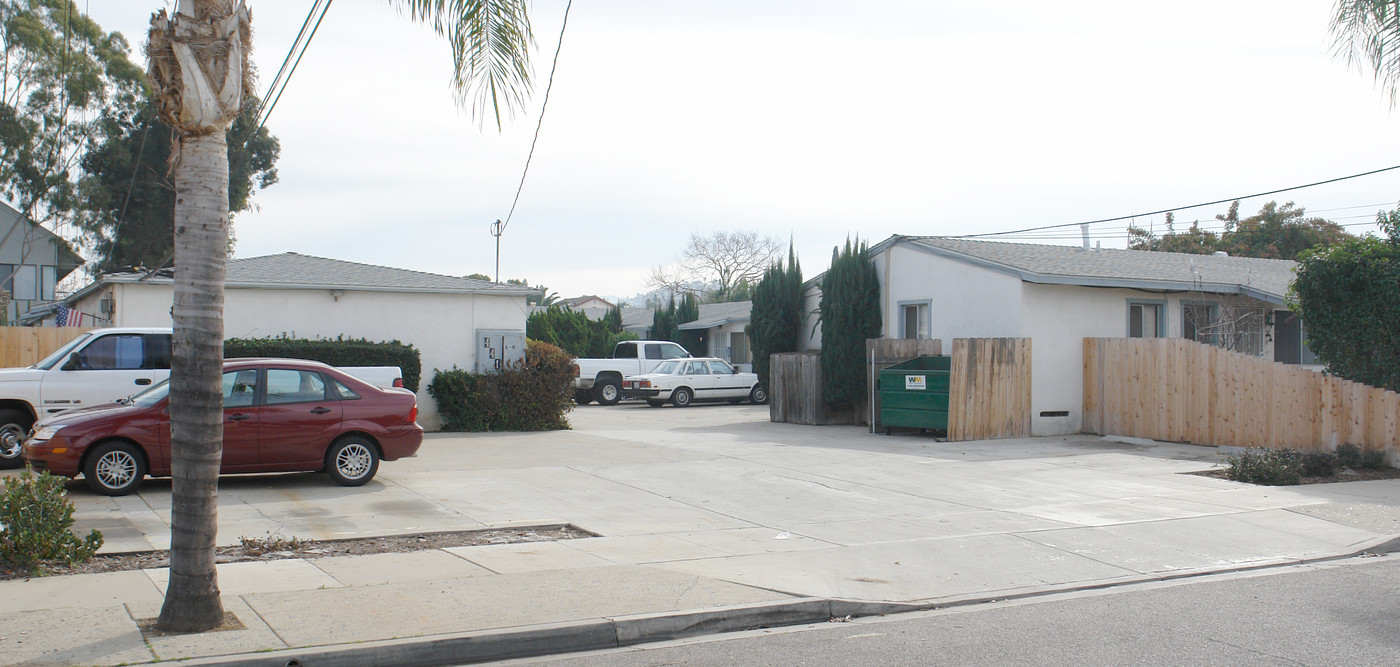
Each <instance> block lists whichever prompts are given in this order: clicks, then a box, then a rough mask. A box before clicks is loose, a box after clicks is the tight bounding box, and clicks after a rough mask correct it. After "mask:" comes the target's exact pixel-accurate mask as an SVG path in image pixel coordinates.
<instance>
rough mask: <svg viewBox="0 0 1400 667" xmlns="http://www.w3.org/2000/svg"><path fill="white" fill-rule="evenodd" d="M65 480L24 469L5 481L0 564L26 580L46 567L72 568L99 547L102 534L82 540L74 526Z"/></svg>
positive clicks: (0, 506)
mask: <svg viewBox="0 0 1400 667" xmlns="http://www.w3.org/2000/svg"><path fill="white" fill-rule="evenodd" d="M63 482H64V478H62V477H56V476H54V475H50V474H49V473H47V472H41V473H39V475H38V476H37V477H36V476H35V475H34V473H33V471H31V470H29V469H28V468H26V469H25V470H24V472H22V473H20V475H19V476H18V477H8V478H6V479H5V488H4V491H3V492H0V560H3V561H5V562H8V563H9V564H10V565H12V566H14V568H15V569H16V570H19V571H22V572H24V573H25V574H30V573H33V572H35V571H36V570H40V569H41V567H42V565H43V564H44V563H62V564H64V565H76V564H78V563H81V562H83V561H86V560H87V559H89V558H92V555H93V554H95V553H97V550H98V549H100V548H101V547H102V533H100V532H98V531H96V530H94V531H92V532H89V533H88V535H87V537H83V538H80V537H78V536H77V535H76V534H74V533H73V531H71V530H69V528H70V527H72V525H73V503H72V502H70V501H69V500H68V494H67V493H66V492H65V491H64V489H63Z"/></svg>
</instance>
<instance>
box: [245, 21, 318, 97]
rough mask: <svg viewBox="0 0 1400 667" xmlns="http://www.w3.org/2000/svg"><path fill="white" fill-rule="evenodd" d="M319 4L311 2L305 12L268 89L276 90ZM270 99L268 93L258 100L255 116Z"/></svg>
mask: <svg viewBox="0 0 1400 667" xmlns="http://www.w3.org/2000/svg"><path fill="white" fill-rule="evenodd" d="M320 6H321V0H316V1H315V2H314V3H312V4H311V11H309V12H307V13H306V20H304V21H302V22H301V30H299V31H297V37H296V39H294V40H292V46H291V48H289V49H287V56H286V57H285V58H283V59H282V66H281V67H279V68H277V76H274V77H272V83H269V84H268V85H267V89H268V90H269V91H271V90H276V89H277V85H278V84H279V83H280V82H281V81H282V75H283V74H285V73H286V71H287V65H288V63H290V62H292V56H294V55H296V51H297V46H298V45H300V44H301V40H302V37H304V36H305V35H306V29H307V28H308V27H309V26H310V25H311V17H313V16H315V15H316V8H318V7H320ZM321 15H322V16H325V13H324V12H323V13H322V14H321ZM271 99H272V96H271V95H268V96H265V97H263V99H262V100H261V101H259V102H258V113H257V115H256V116H255V117H256V118H262V115H263V110H264V109H266V108H267V104H268V101H269V100H271Z"/></svg>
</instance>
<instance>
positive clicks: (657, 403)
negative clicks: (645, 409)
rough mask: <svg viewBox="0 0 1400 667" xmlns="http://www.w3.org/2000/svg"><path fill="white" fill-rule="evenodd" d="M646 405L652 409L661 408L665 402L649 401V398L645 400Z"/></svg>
mask: <svg viewBox="0 0 1400 667" xmlns="http://www.w3.org/2000/svg"><path fill="white" fill-rule="evenodd" d="M647 405H650V406H651V407H653V408H659V407H661V406H663V405H666V401H658V400H655V399H650V398H649V399H647Z"/></svg>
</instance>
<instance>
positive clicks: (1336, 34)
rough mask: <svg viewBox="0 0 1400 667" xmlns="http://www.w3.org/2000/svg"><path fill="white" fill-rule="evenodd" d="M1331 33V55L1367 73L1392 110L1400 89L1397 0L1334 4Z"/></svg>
mask: <svg viewBox="0 0 1400 667" xmlns="http://www.w3.org/2000/svg"><path fill="white" fill-rule="evenodd" d="M1329 29H1330V31H1331V32H1332V37H1333V40H1334V41H1333V46H1332V49H1333V53H1334V54H1335V55H1337V56H1338V57H1341V58H1345V59H1346V61H1347V64H1348V65H1356V66H1358V67H1360V68H1362V69H1363V70H1364V69H1370V70H1371V73H1372V75H1374V76H1375V77H1376V81H1377V83H1379V84H1380V85H1381V89H1382V90H1383V91H1384V92H1385V94H1386V96H1387V97H1388V98H1389V101H1390V105H1391V106H1392V107H1394V106H1395V100H1396V94H1397V85H1400V0H1337V10H1336V12H1335V13H1334V14H1333V15H1332V24H1331V26H1330V28H1329Z"/></svg>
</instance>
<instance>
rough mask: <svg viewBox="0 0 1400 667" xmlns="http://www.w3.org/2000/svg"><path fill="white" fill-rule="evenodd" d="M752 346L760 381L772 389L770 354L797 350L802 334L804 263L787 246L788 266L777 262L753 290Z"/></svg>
mask: <svg viewBox="0 0 1400 667" xmlns="http://www.w3.org/2000/svg"><path fill="white" fill-rule="evenodd" d="M746 330H747V332H748V335H749V349H750V350H751V351H752V353H753V371H754V373H757V374H758V382H759V384H761V385H763V387H764V388H766V389H769V390H770V391H771V389H772V385H771V384H769V369H768V357H769V355H772V354H780V353H783V352H795V351H796V350H797V342H798V339H799V338H800V337H801V335H802V267H801V266H800V265H798V262H797V254H796V252H794V250H793V248H792V246H791V245H789V246H788V259H787V266H786V267H784V266H783V265H782V264H781V263H779V262H774V263H773V264H772V265H770V266H769V267H768V270H767V271H765V272H764V274H763V280H762V281H760V282H759V283H758V286H757V287H755V288H754V291H753V309H752V311H750V315H749V326H748V328H747V329H746Z"/></svg>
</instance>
